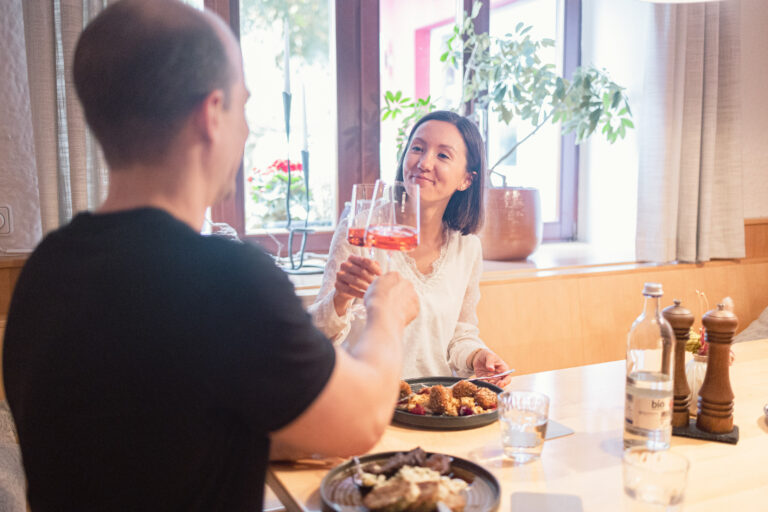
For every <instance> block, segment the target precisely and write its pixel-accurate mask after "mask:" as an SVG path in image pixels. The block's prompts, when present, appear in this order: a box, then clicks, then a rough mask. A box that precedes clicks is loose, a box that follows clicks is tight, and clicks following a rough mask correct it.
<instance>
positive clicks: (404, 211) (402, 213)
mask: <svg viewBox="0 0 768 512" xmlns="http://www.w3.org/2000/svg"><path fill="white" fill-rule="evenodd" d="M373 197H374V198H375V200H374V201H373V203H372V207H371V209H370V210H369V212H368V221H367V222H366V227H365V242H366V244H368V245H370V246H371V247H375V248H376V249H383V250H385V251H387V267H389V264H390V261H391V252H392V251H402V252H407V251H412V250H413V249H415V248H416V247H417V246H418V245H419V228H420V211H419V197H420V196H419V186H418V185H416V184H406V183H404V182H402V181H394V182H392V183H385V182H384V181H382V180H376V185H375V187H374V192H373ZM385 271H386V270H385Z"/></svg>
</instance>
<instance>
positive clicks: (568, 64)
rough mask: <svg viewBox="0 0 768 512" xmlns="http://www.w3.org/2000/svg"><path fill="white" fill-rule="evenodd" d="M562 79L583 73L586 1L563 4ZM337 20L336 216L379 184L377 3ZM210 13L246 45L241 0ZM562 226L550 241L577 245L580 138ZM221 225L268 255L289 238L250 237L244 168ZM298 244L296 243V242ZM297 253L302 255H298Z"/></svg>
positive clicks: (223, 207)
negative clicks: (356, 192)
mask: <svg viewBox="0 0 768 512" xmlns="http://www.w3.org/2000/svg"><path fill="white" fill-rule="evenodd" d="M472 3H473V0H463V10H464V11H465V12H468V11H470V10H471V9H472ZM488 4H489V3H488V2H484V3H483V7H482V9H481V10H480V14H479V16H478V18H477V20H476V22H475V29H476V30H477V31H486V32H487V31H488V29H489V23H490V7H489V5H488ZM564 5H565V13H564V18H565V19H564V32H565V34H564V38H565V41H564V62H563V73H564V74H565V75H566V76H569V75H570V73H572V72H573V69H574V68H575V67H577V66H579V65H580V58H581V0H564ZM332 6H333V14H332V20H333V23H334V30H335V36H336V39H335V41H334V43H333V44H332V47H333V48H335V64H336V91H337V107H336V108H337V112H336V118H337V123H336V126H337V128H336V129H337V167H338V174H337V210H336V216H338V214H339V213H340V212H341V211H342V210H343V208H344V203H345V201H346V198H347V197H349V196H350V194H351V191H352V185H353V184H355V183H372V182H374V181H375V180H376V179H378V178H379V176H380V163H379V143H380V138H381V137H380V124H379V123H380V117H381V116H380V109H381V106H380V102H381V90H380V88H381V86H380V74H379V0H366V1H363V2H361V1H360V0H334V2H333V3H332ZM205 7H206V8H207V9H209V10H211V11H213V12H215V13H217V14H218V15H219V16H221V17H222V18H223V19H224V20H225V21H226V22H227V23H228V24H229V26H230V27H231V29H232V31H233V32H234V34H235V35H236V36H237V38H238V39H239V38H240V13H239V10H240V2H239V0H205ZM561 145H562V147H561V149H562V150H561V182H560V191H561V193H560V220H559V221H558V222H546V223H544V240H545V241H554V240H561V241H562V240H573V239H575V237H576V213H577V210H578V198H577V194H578V165H579V149H578V146H577V145H576V144H575V136H574V135H566V136H563V137H562V138H561ZM211 217H212V219H213V220H214V221H215V222H226V223H228V224H229V225H231V226H232V227H234V228H235V229H236V230H237V233H238V235H239V236H240V237H241V238H242V239H244V240H248V241H254V242H259V243H260V245H262V247H264V248H265V249H266V250H268V251H272V250H273V249H274V248H275V243H274V242H273V240H274V239H277V240H278V241H279V243H281V244H283V246H284V247H286V246H287V242H288V234H287V233H284V232H283V233H281V232H279V231H278V232H275V233H272V234H270V235H267V234H251V235H248V234H246V233H245V190H244V180H243V166H242V163H241V165H240V169H239V170H238V173H237V177H236V188H235V192H234V193H233V194H232V196H231V197H229V198H227V199H225V200H224V201H222V202H220V203H219V204H217V205H215V206H213V207H212V208H211ZM332 236H333V231H330V230H329V231H316V232H315V233H312V234H310V235H308V237H307V246H306V250H307V251H310V252H319V253H324V252H327V251H328V248H329V246H330V242H331V238H332ZM294 238H295V237H294ZM294 249H296V248H294Z"/></svg>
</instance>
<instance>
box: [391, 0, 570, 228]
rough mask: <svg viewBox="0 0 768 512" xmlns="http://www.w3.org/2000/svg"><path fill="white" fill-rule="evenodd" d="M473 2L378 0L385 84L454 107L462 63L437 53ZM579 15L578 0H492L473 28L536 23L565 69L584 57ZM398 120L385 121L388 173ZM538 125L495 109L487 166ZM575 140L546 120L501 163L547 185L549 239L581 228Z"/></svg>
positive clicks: (513, 181)
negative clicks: (501, 116)
mask: <svg viewBox="0 0 768 512" xmlns="http://www.w3.org/2000/svg"><path fill="white" fill-rule="evenodd" d="M486 3H487V2H486ZM471 6H472V1H471V0H431V1H429V2H420V3H414V2H411V1H409V0H380V8H381V62H380V65H381V84H382V90H384V91H393V92H395V91H402V94H403V95H404V96H407V97H411V98H414V97H415V98H426V97H427V96H431V98H432V100H433V101H434V102H435V103H436V104H437V105H438V107H439V108H454V107H455V106H456V104H457V103H458V101H460V95H461V76H460V71H457V70H455V69H454V68H452V67H451V66H449V65H447V64H444V63H441V62H440V59H439V56H440V55H441V54H442V53H443V52H444V51H445V49H446V47H445V41H446V39H447V38H448V37H450V36H451V34H452V32H451V31H452V29H453V26H454V24H455V23H456V20H457V19H460V18H459V17H458V16H460V15H461V14H462V11H463V10H467V11H469V10H470V9H471ZM579 15H580V1H579V0H496V1H492V2H491V3H490V9H489V8H487V7H485V6H484V7H483V8H482V9H481V11H480V14H479V16H478V18H477V19H476V20H475V29H476V30H479V31H485V32H489V33H490V35H491V36H497V37H499V36H503V35H504V34H505V33H507V32H510V31H512V30H513V28H514V27H515V25H516V24H517V23H519V22H523V23H524V24H526V25H531V26H532V27H533V29H532V32H531V35H532V36H533V37H534V38H538V39H541V38H550V39H553V40H554V41H555V42H556V46H555V47H554V48H547V49H544V50H545V51H542V52H541V54H542V57H543V58H544V59H546V60H547V61H549V62H551V63H552V64H554V65H555V66H556V68H557V70H558V72H559V73H561V74H565V75H569V74H570V72H571V71H572V70H573V68H575V67H576V66H577V65H578V57H579V37H580V34H579V30H578V28H579V23H580V21H579ZM398 125H399V123H398V122H391V121H384V122H382V126H381V133H382V143H381V168H382V173H383V175H384V176H387V173H388V172H392V173H394V169H395V168H396V166H397V155H396V138H397V129H398ZM532 130H533V126H531V125H530V124H528V123H512V124H510V125H509V126H507V125H505V124H504V123H501V122H499V121H497V117H496V114H495V113H493V112H491V113H490V115H489V116H488V126H487V128H486V131H485V133H484V137H485V138H486V140H487V144H488V160H489V166H490V165H493V164H494V163H496V161H498V160H499V158H501V157H502V156H503V155H504V153H505V152H506V151H505V148H506V149H508V148H510V147H511V146H512V145H513V144H514V143H515V141H516V140H519V139H520V138H522V137H525V136H526V135H527V134H528V133H530V132H531V131H532ZM573 140H574V138H573V137H572V136H568V137H561V135H560V132H559V129H558V126H557V125H552V124H547V125H545V126H544V127H542V128H541V129H540V130H539V131H538V132H537V133H536V136H535V137H532V138H531V139H530V140H528V141H526V143H525V144H524V145H522V146H520V148H519V149H518V150H517V151H516V152H515V153H514V154H513V155H512V156H511V157H508V158H507V159H505V160H504V161H503V162H501V163H500V164H499V165H498V166H497V167H496V171H497V172H499V174H501V175H503V179H504V180H505V182H506V183H507V184H509V185H515V186H527V187H536V188H538V189H539V190H540V191H541V196H542V216H543V219H544V222H545V225H544V237H545V239H547V240H565V239H571V238H573V237H574V236H575V221H576V194H577V187H576V170H577V169H576V167H577V162H578V150H577V148H576V146H575V145H574V144H573ZM390 169H391V171H390ZM501 181H502V178H501V177H499V176H498V175H494V178H493V179H492V182H493V183H494V184H495V185H497V186H498V185H501Z"/></svg>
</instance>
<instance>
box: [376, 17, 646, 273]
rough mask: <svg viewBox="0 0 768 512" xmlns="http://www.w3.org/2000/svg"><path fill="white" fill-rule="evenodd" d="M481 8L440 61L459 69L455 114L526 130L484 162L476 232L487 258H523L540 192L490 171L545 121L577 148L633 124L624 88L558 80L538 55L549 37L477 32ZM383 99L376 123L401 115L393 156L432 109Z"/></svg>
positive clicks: (598, 75) (599, 81) (397, 95)
mask: <svg viewBox="0 0 768 512" xmlns="http://www.w3.org/2000/svg"><path fill="white" fill-rule="evenodd" d="M480 7H481V3H480V2H475V3H474V5H473V7H472V13H471V15H468V14H467V13H465V17H464V18H465V19H464V22H463V24H462V26H461V27H460V26H458V25H456V26H454V28H453V34H452V36H451V37H450V38H449V39H448V41H447V48H446V51H445V52H444V53H443V54H442V56H441V59H440V60H441V61H442V62H446V63H449V64H450V65H452V66H454V67H455V68H457V69H458V68H459V66H460V65H462V63H463V66H464V73H463V82H462V83H463V88H462V97H461V98H460V101H459V103H458V104H459V105H460V106H459V107H458V108H457V109H456V111H457V113H459V114H462V115H465V116H468V117H470V118H473V119H474V120H475V121H476V122H479V120H480V116H481V115H485V116H488V115H491V113H492V112H493V113H496V114H497V115H498V119H499V121H501V122H503V123H504V124H506V125H509V124H510V122H512V120H513V119H519V120H522V121H528V122H529V123H530V124H531V126H532V129H531V131H530V133H528V134H527V135H526V136H524V137H522V138H520V139H519V140H517V141H516V142H515V143H514V145H513V146H511V147H510V148H508V149H507V151H506V153H505V154H504V155H503V156H502V157H501V158H499V159H498V160H497V161H495V162H489V167H488V173H489V175H488V176H487V179H486V184H487V190H486V200H485V203H486V212H485V214H486V215H485V223H484V226H483V229H482V231H481V233H480V237H481V239H482V242H483V256H484V258H485V259H491V260H516V259H525V258H527V257H528V256H529V255H530V254H532V253H533V252H534V251H535V250H536V248H537V247H538V246H539V244H540V243H541V238H542V219H541V200H540V197H539V191H538V190H537V189H532V188H525V187H515V186H508V185H507V182H506V176H504V175H502V174H501V173H499V172H498V171H497V170H496V168H497V167H498V166H499V164H501V163H502V162H504V161H505V160H506V159H507V158H509V157H510V156H511V155H512V154H513V153H514V152H515V151H516V150H517V148H518V147H519V146H520V145H521V144H523V143H524V142H525V141H527V140H528V139H529V138H530V137H532V136H533V135H535V134H536V132H537V131H538V130H539V129H540V128H541V127H542V126H544V125H545V124H546V123H547V122H552V123H560V126H561V130H562V133H563V134H568V133H575V134H576V143H577V144H580V143H581V142H584V141H585V140H586V139H588V138H589V137H590V136H591V135H592V134H593V133H594V132H595V130H597V129H600V131H601V133H602V134H604V135H605V137H606V139H607V140H608V141H609V142H610V143H614V142H615V141H616V140H617V139H618V138H624V135H625V133H626V130H627V129H630V128H634V124H633V123H632V121H631V117H632V113H631V110H630V108H629V103H628V101H627V97H626V95H625V93H624V88H623V87H621V86H620V85H618V84H616V83H615V82H613V81H611V79H610V78H609V76H608V74H607V72H606V71H605V70H599V69H596V68H594V67H578V68H576V69H575V71H574V73H573V75H572V77H571V78H570V79H566V78H563V77H561V76H558V75H557V74H556V73H555V66H554V65H553V64H549V63H544V62H543V61H542V60H541V58H540V56H539V51H540V50H541V49H542V48H546V47H552V46H554V44H555V42H554V41H553V40H552V39H541V40H536V39H532V38H531V36H530V34H529V32H530V31H531V28H532V27H531V26H526V25H525V24H524V23H518V24H517V25H516V26H515V28H514V32H512V33H508V34H506V35H505V36H504V37H501V38H497V37H492V36H490V35H489V34H487V33H483V34H476V33H475V27H474V20H475V18H476V17H477V15H478V13H479V11H480ZM384 102H385V105H384V107H383V108H382V114H383V115H382V120H387V119H396V118H398V117H399V118H400V127H399V128H398V151H402V150H403V149H404V145H405V143H406V142H407V136H408V128H409V127H410V125H411V124H412V123H413V122H415V121H416V120H417V119H419V118H420V117H421V116H422V115H424V114H426V113H427V112H430V111H431V110H434V109H435V108H436V105H435V100H433V99H432V98H431V97H428V98H418V99H411V98H407V97H404V96H403V94H402V93H401V92H399V91H398V92H392V91H387V92H386V93H385V94H384ZM486 144H487V141H486ZM494 175H495V176H497V177H500V178H501V184H500V185H499V186H494V184H493V183H492V180H491V177H492V176H494Z"/></svg>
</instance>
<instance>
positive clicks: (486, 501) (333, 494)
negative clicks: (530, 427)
mask: <svg viewBox="0 0 768 512" xmlns="http://www.w3.org/2000/svg"><path fill="white" fill-rule="evenodd" d="M396 453H398V452H385V453H374V454H371V455H364V456H362V457H360V463H361V464H363V465H365V464H367V463H369V462H380V461H385V460H387V459H388V458H390V457H392V456H393V455H395V454H396ZM427 455H432V454H431V453H428V454H427ZM353 471H354V469H353V467H352V461H347V462H344V463H343V464H340V465H339V466H336V467H335V468H333V469H332V470H330V471H329V472H328V474H327V475H325V477H324V478H323V481H322V483H321V484H320V496H321V498H322V500H323V510H325V511H329V512H366V511H367V510H368V509H367V508H365V507H363V506H362V505H361V503H362V496H361V495H360V491H359V490H358V489H357V486H355V484H354V483H353V482H352V473H353ZM451 473H452V476H453V477H454V478H461V479H462V480H464V481H466V482H469V483H471V485H470V486H469V487H468V488H467V491H466V492H467V504H466V506H465V507H464V512H493V511H495V510H497V509H498V508H499V501H500V499H501V486H500V485H499V481H498V480H496V478H495V477H494V476H493V475H492V474H491V473H490V472H489V471H488V470H487V469H485V468H483V467H481V466H478V465H477V464H475V463H474V462H471V461H469V460H466V459H461V458H459V457H453V456H451Z"/></svg>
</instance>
